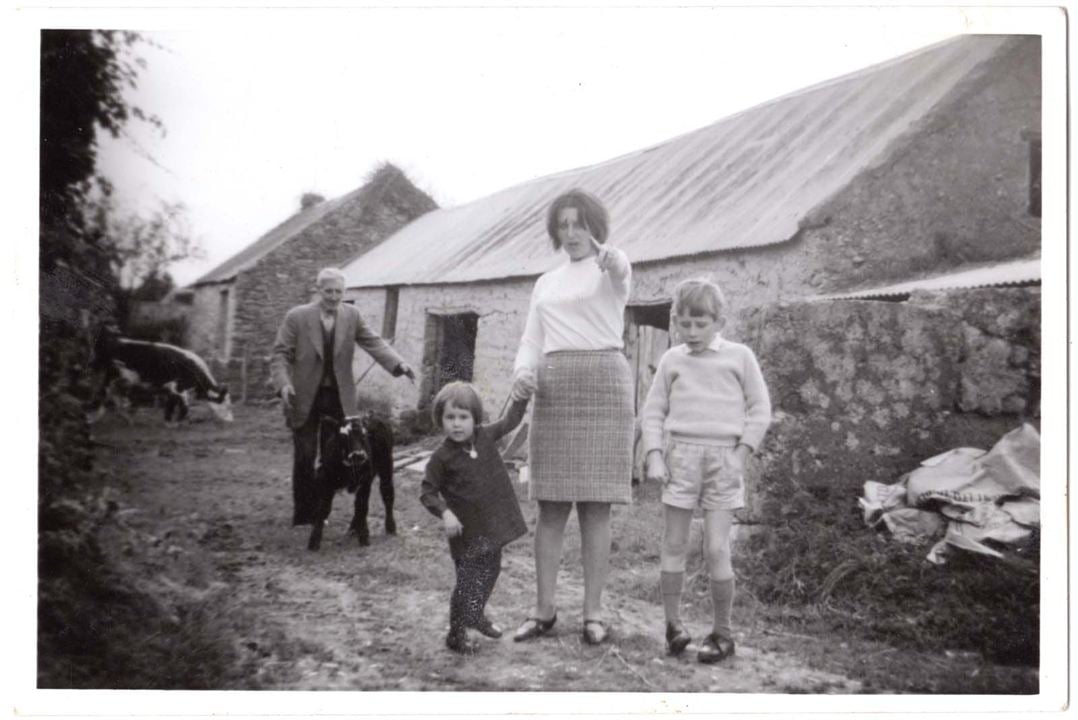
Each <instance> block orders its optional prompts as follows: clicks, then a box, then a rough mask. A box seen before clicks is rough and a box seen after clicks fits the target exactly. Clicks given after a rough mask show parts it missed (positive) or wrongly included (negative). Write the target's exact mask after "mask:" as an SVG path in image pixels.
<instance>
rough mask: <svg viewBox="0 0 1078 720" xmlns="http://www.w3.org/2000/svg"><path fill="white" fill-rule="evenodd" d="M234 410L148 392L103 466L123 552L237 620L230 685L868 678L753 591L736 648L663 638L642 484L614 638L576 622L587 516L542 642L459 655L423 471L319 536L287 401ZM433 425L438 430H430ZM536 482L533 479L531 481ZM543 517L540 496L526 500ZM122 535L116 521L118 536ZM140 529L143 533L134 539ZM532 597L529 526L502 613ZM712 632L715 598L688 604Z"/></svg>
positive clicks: (679, 683)
mask: <svg viewBox="0 0 1078 720" xmlns="http://www.w3.org/2000/svg"><path fill="white" fill-rule="evenodd" d="M236 410H237V411H236V422H235V423H233V424H231V425H221V424H217V423H213V422H211V421H209V420H203V421H199V419H200V418H199V417H198V416H197V413H196V417H195V421H194V422H191V423H188V424H186V425H184V426H181V427H178V428H170V427H166V426H165V425H164V423H163V421H162V420H161V419H160V418H159V417H158V416H156V414H154V413H152V412H151V411H149V410H144V411H141V412H140V413H139V414H138V416H137V418H136V424H135V425H131V426H128V425H126V424H125V423H123V422H122V421H121V420H120V419H119V418H117V417H111V418H107V419H106V420H104V421H103V422H102V423H101V424H99V425H98V426H97V427H96V428H95V431H94V432H95V440H96V441H97V442H98V443H99V446H100V453H99V463H100V467H101V468H102V469H103V470H105V471H106V472H108V473H110V474H111V475H112V476H113V478H114V487H116V488H117V492H118V495H119V496H118V497H116V498H115V499H116V500H117V502H118V504H119V506H120V510H119V512H118V519H119V521H120V526H121V527H122V528H123V530H124V532H116V533H112V534H106V536H105V546H106V551H107V552H108V553H109V555H110V556H111V557H113V558H115V560H116V562H117V563H118V564H120V565H121V566H123V565H124V564H125V563H126V564H127V569H128V570H129V571H130V572H132V573H135V574H137V575H139V577H140V583H142V584H143V585H144V586H146V587H147V588H148V589H151V588H152V589H153V590H154V592H155V593H156V594H157V595H159V596H160V595H161V594H162V593H165V594H166V595H167V594H168V593H171V594H172V596H173V597H175V598H177V600H188V601H190V600H192V599H194V600H198V601H203V602H202V604H203V606H204V607H208V608H211V609H212V611H213V612H215V613H217V614H219V616H220V617H219V618H218V619H219V620H223V621H224V622H223V626H224V627H226V628H229V631H228V632H229V633H230V634H232V637H229V638H226V640H227V641H228V642H230V643H232V644H233V646H234V648H235V649H236V651H237V652H236V657H237V658H238V659H237V664H238V666H239V667H238V668H237V671H236V673H234V675H233V677H234V678H240V680H238V681H237V680H235V679H233V680H230V681H229V682H228V684H227V686H228V687H252V688H260V689H291V690H300V689H303V690H314V689H320V690H382V689H384V690H486V691H518V690H520V691H526V690H543V691H668V692H708V691H710V692H740V693H758V692H812V693H822V692H838V693H850V692H858V691H859V690H861V686H860V683H858V682H857V681H854V680H850V679H848V678H846V677H843V676H840V675H835V674H832V673H829V672H826V671H822V670H817V669H813V668H810V667H808V666H807V665H806V663H805V662H804V661H803V660H801V659H799V658H798V657H797V656H796V655H794V654H793V653H788V652H783V651H781V650H779V649H777V647H776V646H777V645H779V644H780V643H776V642H775V641H774V639H775V635H774V633H775V631H774V630H772V629H769V628H768V627H766V626H764V624H763V623H762V621H760V620H759V619H758V618H756V617H755V615H756V613H755V612H753V604H754V601H753V600H752V598H751V596H748V595H746V594H743V595H742V596H741V597H739V601H738V608H737V611H736V620H737V621H738V624H739V627H740V629H739V632H738V637H737V640H738V650H737V655H736V656H735V657H734V658H732V659H730V660H728V661H725V662H723V663H720V664H718V665H712V666H705V665H701V664H699V663H697V662H696V661H695V655H694V653H693V652H692V650H693V647H692V646H690V649H689V650H690V652H687V653H686V654H685V655H684V656H683V657H682V658H678V659H674V658H669V657H666V656H665V654H664V646H663V640H662V637H661V633H662V628H663V619H662V608H661V605H660V603H659V597H658V590H657V584H658V540H659V536H660V532H661V514H660V512H659V505H658V500H657V497H656V495H657V493H656V491H655V490H654V489H649V488H644V489H643V491H642V492H641V493H640V495H639V497H638V498H637V499H636V500H635V502H634V503H633V504H632V505H631V506H628V507H619V508H616V510H615V513H614V521H613V528H614V539H613V542H614V552H613V554H612V558H611V571H610V579H609V582H608V585H607V591H606V595H605V599H606V600H605V602H606V612H607V619H608V621H609V622H610V624H611V626H612V628H613V634H612V641H611V642H608V643H606V644H604V645H602V646H599V647H591V646H588V645H585V644H583V643H582V642H581V639H580V632H579V630H580V622H581V619H580V606H581V598H582V578H581V574H580V561H579V538H578V534H577V532H576V528H575V521H574V520H572V519H571V520H570V523H571V526H570V528H569V530H568V532H567V540H566V549H565V558H564V561H563V565H562V573H561V576H560V580H559V589H558V604H559V607H560V612H559V621H558V624H557V626H556V629H555V632H554V633H553V634H552V635H551V636H549V637H545V638H542V639H539V640H536V641H533V642H529V643H514V642H513V641H512V640H511V639H510V638H509V637H508V635H509V633H508V632H507V633H506V636H505V637H503V638H502V639H501V640H498V641H493V640H485V639H483V641H482V647H481V651H480V652H479V653H478V654H477V655H476V656H473V657H468V658H461V657H460V656H458V655H455V654H453V653H451V652H449V651H448V650H446V649H445V648H444V646H443V644H442V643H443V638H444V636H445V632H446V628H447V617H448V597H449V592H450V589H451V587H452V583H453V567H452V563H451V561H450V558H449V554H448V552H447V549H446V545H445V540H444V538H443V536H442V532H441V526H440V523H439V522H438V521H437V520H436V519H435V518H433V517H432V516H430V515H429V514H428V513H427V512H426V511H425V510H424V509H423V508H422V506H421V505H420V504H419V502H418V486H419V482H420V479H421V475H420V474H419V473H418V472H415V471H409V470H403V471H400V472H399V473H398V476H397V481H396V486H397V523H398V526H399V533H398V535H396V536H386V535H385V534H384V533H383V532H382V521H383V516H382V514H381V503H380V499H379V498H378V496H377V489H375V491H374V497H373V498H372V503H371V504H372V508H373V510H372V520H371V528H372V535H373V536H372V543H371V545H370V546H369V547H367V548H360V547H358V546H357V544H356V543H355V540H354V539H353V538H351V537H348V536H347V535H346V534H345V529H346V528H347V525H348V520H349V517H350V511H351V507H350V504H351V503H350V501H351V498H350V497H346V496H343V495H339V496H338V497H337V500H336V503H335V506H334V511H333V514H332V515H331V517H330V521H329V526H328V527H327V531H326V540H325V542H324V543H323V547H322V550H321V551H320V552H317V553H312V552H309V551H308V550H307V549H306V536H307V528H292V527H290V524H289V520H290V513H291V490H290V479H289V473H290V468H291V437H290V435H289V433H288V431H287V430H286V429H285V427H284V424H283V422H282V420H281V417H280V414H279V411H278V410H277V409H276V408H273V407H257V406H247V407H239V408H237V409H236ZM431 442H432V441H428V442H427V444H428V445H429V444H431ZM520 492H521V494H522V495H523V491H520ZM522 505H523V507H524V511H525V515H526V517H527V518H528V522H529V525H530V526H534V515H535V511H534V507H533V506H532V503H530V502H528V501H526V500H525V501H523V502H522ZM110 538H111V539H110ZM132 538H136V539H137V540H136V542H137V543H139V544H141V543H144V544H145V545H144V546H143V547H141V548H135V547H132V544H133V543H132ZM533 598H534V575H533V572H532V561H531V542H530V538H522V539H521V540H518V541H516V542H514V543H512V544H511V545H510V546H509V547H508V548H507V549H506V552H505V555H504V565H503V570H502V574H501V578H500V580H499V582H498V585H497V588H496V589H495V592H494V595H493V597H492V599H491V603H490V614H491V615H492V617H494V618H495V620H496V621H498V622H499V623H500V624H501V625H502V626H504V627H505V628H507V629H509V630H511V629H512V628H513V627H515V626H516V624H517V623H518V622H520V621H521V620H522V619H523V618H524V617H526V616H527V615H528V614H529V613H530V610H531V603H532V601H533ZM686 619H687V620H688V621H689V627H690V630H691V631H692V632H693V634H694V635H695V636H696V637H698V638H699V637H700V636H702V634H703V633H704V632H705V631H706V629H707V626H708V619H707V617H706V616H704V615H703V614H695V613H693V612H691V610H690V611H689V612H688V614H687V616H686Z"/></svg>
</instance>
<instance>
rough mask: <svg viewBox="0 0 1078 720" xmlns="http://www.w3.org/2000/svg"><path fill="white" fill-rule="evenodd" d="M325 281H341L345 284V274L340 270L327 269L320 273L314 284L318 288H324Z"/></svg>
mask: <svg viewBox="0 0 1078 720" xmlns="http://www.w3.org/2000/svg"><path fill="white" fill-rule="evenodd" d="M323 280H340V281H341V282H342V283H343V282H344V273H343V272H341V269H340V268H335V267H325V268H322V269H321V270H319V271H318V277H317V278H315V281H314V284H315V285H317V286H318V287H322V281H323Z"/></svg>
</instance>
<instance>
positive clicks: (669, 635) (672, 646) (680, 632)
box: [666, 623, 692, 655]
mask: <svg viewBox="0 0 1078 720" xmlns="http://www.w3.org/2000/svg"><path fill="white" fill-rule="evenodd" d="M690 642H692V636H691V635H689V633H688V631H687V630H685V626H684V625H680V624H679V625H674V624H673V623H666V654H667V655H680V654H681V653H683V652H684V651H685V648H687V647H688V646H689V643H690Z"/></svg>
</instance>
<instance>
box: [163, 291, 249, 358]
mask: <svg viewBox="0 0 1078 720" xmlns="http://www.w3.org/2000/svg"><path fill="white" fill-rule="evenodd" d="M225 291H227V292H228V305H227V307H226V306H225V304H224V303H222V302H221V293H222V292H225ZM186 292H190V297H191V304H190V305H181V304H180V303H178V302H177V301H175V300H174V301H172V302H171V303H169V304H170V305H172V306H175V307H181V308H183V310H184V315H185V317H186V318H187V336H186V338H185V342H184V345H185V347H187V348H189V349H191V350H193V351H194V352H196V353H198V354H199V355H201V356H202V357H204V358H207V359H209V358H216V359H224V358H227V357H228V354H227V351H228V347H227V344H228V336H229V335H230V334H231V332H230V331H231V323H232V309H233V308H234V307H235V302H236V284H235V282H232V281H229V282H219V283H208V284H205V285H199V286H197V287H193V288H189V289H187V290H185V293H186ZM222 322H224V323H228V324H229V327H227V328H225V330H224V332H222V327H221V323H222ZM222 339H223V340H224V342H223V343H222Z"/></svg>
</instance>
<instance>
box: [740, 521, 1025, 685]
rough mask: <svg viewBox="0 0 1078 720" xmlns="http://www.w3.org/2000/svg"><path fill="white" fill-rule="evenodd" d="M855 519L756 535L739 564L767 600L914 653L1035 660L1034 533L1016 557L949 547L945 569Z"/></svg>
mask: <svg viewBox="0 0 1078 720" xmlns="http://www.w3.org/2000/svg"><path fill="white" fill-rule="evenodd" d="M927 550H928V548H927V546H926V545H905V544H902V543H900V542H896V541H894V540H892V539H890V538H889V537H886V536H884V535H880V534H877V533H875V532H873V531H871V530H869V529H866V528H865V527H864V526H863V525H862V524H861V523H860V518H859V517H856V516H853V517H849V518H843V519H842V520H840V521H839V522H835V521H834V519H830V518H824V517H821V516H820V515H806V516H802V517H798V518H792V519H787V520H786V521H785V522H783V523H781V524H778V525H775V526H770V527H768V528H767V529H766V530H761V531H759V532H756V533H754V534H753V535H752V536H751V537H750V538H749V539H748V540H747V541H746V542H745V543H744V544H743V545H742V547H741V548H740V556H739V557H738V558H736V560H735V562H736V563H737V565H738V571H739V576H740V577H741V578H742V580H743V581H744V582H745V584H746V585H747V586H748V587H750V588H751V589H752V591H753V592H754V593H755V594H756V596H757V597H758V598H759V599H760V600H761V601H762V602H763V603H766V604H770V605H773V606H778V607H780V608H786V609H788V610H790V611H792V612H791V613H790V614H791V615H796V616H797V617H799V618H801V619H803V620H808V619H811V620H814V621H822V622H823V623H824V624H825V625H827V626H829V627H831V628H834V629H837V630H843V631H847V632H849V633H853V634H856V635H858V636H861V637H865V638H868V639H872V640H879V641H883V642H887V643H891V644H894V645H897V646H901V647H908V648H912V649H917V650H947V649H962V650H975V651H978V652H981V653H983V654H984V656H985V657H986V658H988V659H990V660H993V661H995V662H1001V663H1013V664H1036V662H1037V659H1038V624H1039V597H1040V581H1039V577H1038V574H1037V571H1036V568H1037V566H1038V564H1039V562H1038V561H1039V538H1037V537H1034V538H1033V539H1032V540H1031V541H1030V543H1028V545H1027V546H1026V547H1025V548H1024V549H1023V551H1024V556H1023V557H1022V558H1021V559H1020V560H1018V561H1012V562H1011V563H1009V564H1008V563H1003V562H1001V561H999V560H996V559H993V558H988V557H985V556H981V555H975V554H972V553H955V554H954V555H953V557H952V559H951V560H950V561H949V562H948V563H947V564H946V565H943V566H937V565H933V564H931V563H929V562H928V561H927V560H926V559H925V555H926V553H927Z"/></svg>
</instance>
